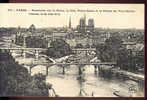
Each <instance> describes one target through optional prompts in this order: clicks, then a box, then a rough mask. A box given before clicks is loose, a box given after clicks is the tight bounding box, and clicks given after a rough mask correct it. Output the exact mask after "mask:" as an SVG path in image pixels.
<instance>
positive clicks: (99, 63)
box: [31, 62, 116, 65]
mask: <svg viewBox="0 0 147 100" xmlns="http://www.w3.org/2000/svg"><path fill="white" fill-rule="evenodd" d="M31 64H32V65H116V62H97V63H64V62H63V63H49V62H41V63H39V62H33V63H31Z"/></svg>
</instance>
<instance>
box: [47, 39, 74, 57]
mask: <svg viewBox="0 0 147 100" xmlns="http://www.w3.org/2000/svg"><path fill="white" fill-rule="evenodd" d="M50 46H51V47H49V48H48V50H47V52H46V54H47V55H48V56H50V57H54V58H60V57H63V56H67V55H69V54H71V53H72V50H71V48H70V45H69V44H68V43H66V42H65V41H64V40H62V39H56V40H55V41H52V42H51V43H50Z"/></svg>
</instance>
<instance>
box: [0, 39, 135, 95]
mask: <svg viewBox="0 0 147 100" xmlns="http://www.w3.org/2000/svg"><path fill="white" fill-rule="evenodd" d="M1 39H2V40H3V41H0V46H1V47H9V46H12V47H20V46H17V45H15V44H10V41H9V39H10V37H3V38H1ZM12 56H13V57H14V58H15V60H16V61H17V62H18V63H19V64H23V65H24V67H26V68H28V67H29V66H26V65H25V64H29V63H31V62H32V61H34V60H36V59H35V56H34V55H32V54H28V53H27V55H26V58H23V57H22V56H21V52H20V51H14V52H12ZM37 61H40V62H43V61H46V59H45V58H44V57H39V59H38V60H37ZM37 73H43V74H46V66H43V65H37V66H35V67H34V68H32V70H31V75H34V74H37ZM78 78H79V75H78V67H77V66H76V65H70V66H66V71H65V74H62V68H61V67H60V66H55V65H54V66H51V67H50V68H49V69H48V76H47V77H46V83H51V84H52V85H53V88H54V89H55V92H56V94H58V95H59V96H61V97H64V96H65V97H77V96H81V95H83V96H88V97H89V96H95V97H116V95H114V94H113V92H114V91H116V90H119V91H125V92H126V93H129V91H128V90H127V89H126V88H125V87H123V86H122V84H125V83H124V82H123V81H120V80H116V79H115V80H113V79H111V80H108V79H104V78H102V77H100V76H99V74H98V73H95V72H94V66H93V65H86V66H85V67H84V73H83V75H82V79H78ZM80 91H81V92H80ZM135 96H136V95H135Z"/></svg>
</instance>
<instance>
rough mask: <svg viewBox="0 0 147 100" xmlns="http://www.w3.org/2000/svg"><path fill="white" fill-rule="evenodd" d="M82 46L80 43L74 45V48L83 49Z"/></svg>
mask: <svg viewBox="0 0 147 100" xmlns="http://www.w3.org/2000/svg"><path fill="white" fill-rule="evenodd" d="M83 47H84V46H83V45H82V44H81V43H79V44H76V46H75V48H83Z"/></svg>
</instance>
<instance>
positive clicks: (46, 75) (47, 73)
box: [46, 66, 48, 76]
mask: <svg viewBox="0 0 147 100" xmlns="http://www.w3.org/2000/svg"><path fill="white" fill-rule="evenodd" d="M46 76H48V66H46Z"/></svg>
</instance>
